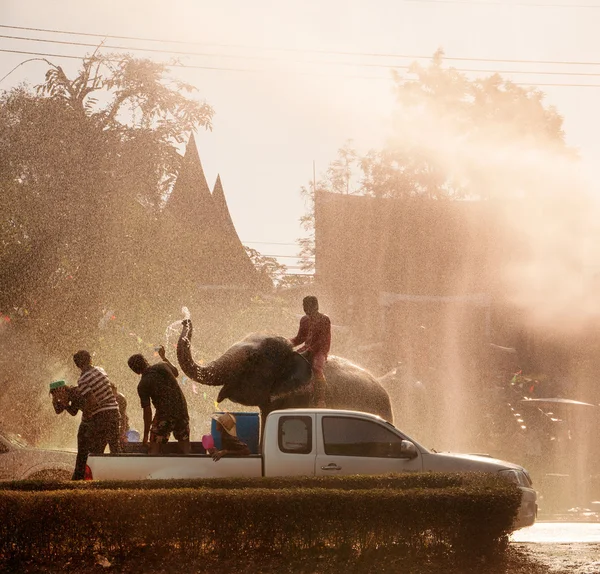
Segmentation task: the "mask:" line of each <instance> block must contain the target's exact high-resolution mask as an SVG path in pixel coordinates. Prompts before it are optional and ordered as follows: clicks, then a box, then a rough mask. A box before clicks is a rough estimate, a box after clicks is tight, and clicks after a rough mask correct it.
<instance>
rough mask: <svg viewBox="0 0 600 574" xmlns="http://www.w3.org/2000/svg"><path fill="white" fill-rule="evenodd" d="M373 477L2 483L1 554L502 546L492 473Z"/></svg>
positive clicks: (506, 526) (473, 550)
mask: <svg viewBox="0 0 600 574" xmlns="http://www.w3.org/2000/svg"><path fill="white" fill-rule="evenodd" d="M370 478H371V480H370V484H369V477H365V479H364V480H361V481H359V483H358V484H359V486H361V488H358V489H355V488H354V487H355V485H356V484H357V482H356V478H355V477H348V478H347V482H346V481H345V480H343V479H341V480H337V481H331V482H329V481H328V480H327V479H322V480H321V481H319V482H318V483H316V484H315V482H314V481H313V482H307V483H306V484H302V481H301V480H299V479H296V480H292V481H289V482H288V483H287V484H286V481H285V480H283V481H282V482H279V483H278V481H277V480H271V481H270V483H269V482H265V481H261V480H256V481H249V480H248V479H241V480H240V481H239V482H238V484H236V481H235V480H234V481H231V483H230V484H229V485H225V482H224V481H221V487H220V488H210V487H204V486H202V487H197V488H189V487H183V488H164V486H163V487H162V488H151V489H143V490H141V489H138V488H112V489H102V488H101V487H92V488H86V486H87V485H85V486H79V485H78V486H76V487H75V488H73V489H68V490H53V491H38V492H27V491H10V490H4V491H2V492H0V512H1V513H2V516H4V517H5V519H4V520H3V522H2V524H1V525H0V559H2V560H3V561H4V562H5V563H8V562H10V563H12V564H13V565H14V564H18V563H19V561H24V560H27V561H29V560H32V561H35V562H44V561H48V560H57V559H59V560H67V559H74V558H78V557H82V556H86V555H89V553H91V552H95V553H101V554H102V555H104V556H112V555H114V554H119V555H121V556H127V555H129V554H135V553H136V552H137V551H138V550H139V549H140V548H141V547H143V548H144V549H145V552H146V553H159V554H164V553H165V552H167V553H170V554H171V555H174V556H177V557H180V558H183V557H186V556H187V557H191V556H199V555H211V554H214V553H216V554H218V555H228V556H234V555H241V554H256V553H260V554H263V555H273V554H279V553H284V554H288V555H289V554H292V555H293V554H297V553H304V552H307V551H313V550H316V549H320V550H327V549H338V550H341V549H346V550H349V551H362V552H368V551H369V550H374V549H375V548H390V549H393V548H395V549H399V548H402V549H404V551H405V552H407V553H411V552H424V553H426V554H428V553H429V554H430V553H434V552H436V551H446V552H447V551H451V552H452V551H454V552H464V551H465V550H467V551H468V552H469V553H470V554H472V555H480V554H486V553H489V552H493V550H494V549H497V548H499V547H500V546H499V544H500V543H501V542H502V541H503V540H505V538H506V536H507V534H508V533H509V532H510V531H511V530H512V528H513V527H512V522H513V519H514V516H515V513H516V509H517V507H518V504H519V499H520V494H519V491H518V489H517V488H516V487H515V486H514V485H511V484H510V483H508V482H504V481H499V480H498V479H497V478H496V477H489V476H477V477H469V476H465V477H464V478H463V479H462V480H461V481H460V484H459V485H458V486H448V485H447V486H444V487H441V488H440V487H439V486H435V485H430V486H427V485H426V484H424V483H422V484H423V486H421V487H418V486H416V485H414V484H413V486H412V487H410V488H394V487H390V481H391V483H392V484H393V483H394V481H395V477H387V478H378V477H370ZM454 480H455V479H450V480H449V481H448V482H449V483H452V482H453V481H454ZM382 481H383V484H382ZM151 482H152V481H151ZM417 482H418V479H417ZM326 485H327V486H329V487H328V488H324V486H326ZM131 486H139V483H135V484H132V485H131Z"/></svg>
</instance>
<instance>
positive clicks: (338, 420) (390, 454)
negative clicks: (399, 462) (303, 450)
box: [323, 417, 402, 458]
mask: <svg viewBox="0 0 600 574" xmlns="http://www.w3.org/2000/svg"><path fill="white" fill-rule="evenodd" d="M323 440H324V444H325V454H329V455H338V456H370V457H379V458H397V457H399V456H400V445H401V443H402V438H401V437H399V436H397V435H396V434H394V433H392V432H391V431H389V430H388V429H386V428H385V427H384V426H382V425H380V424H377V423H376V422H373V421H366V420H361V419H355V418H351V417H323Z"/></svg>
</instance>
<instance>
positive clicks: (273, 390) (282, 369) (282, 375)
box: [177, 319, 311, 411]
mask: <svg viewBox="0 0 600 574" xmlns="http://www.w3.org/2000/svg"><path fill="white" fill-rule="evenodd" d="M191 341H192V322H191V321H190V320H189V319H186V320H184V321H183V329H182V331H181V336H180V337H179V341H178V343H177V360H178V361H179V365H180V366H181V369H182V370H183V372H184V373H185V374H186V376H188V377H189V378H190V379H192V380H194V381H197V382H199V383H202V384H205V385H211V386H220V387H221V390H220V391H219V396H218V398H217V402H221V401H223V400H225V399H229V400H230V401H233V402H235V403H239V404H242V405H246V406H258V407H260V409H261V410H263V411H265V410H270V409H269V405H273V404H277V402H278V399H281V397H284V396H289V395H294V394H302V393H306V385H307V383H308V382H309V381H310V377H311V368H310V365H309V363H308V361H306V359H304V357H302V355H300V354H298V353H296V352H295V351H294V350H293V347H292V344H291V343H290V341H288V340H287V339H285V338H284V337H274V336H269V335H262V334H253V335H249V336H248V337H246V338H245V339H243V340H241V341H239V342H238V343H236V344H235V345H233V346H232V347H230V348H229V349H228V350H227V351H225V353H224V354H223V355H221V357H219V358H218V359H215V360H214V361H212V362H210V363H208V364H206V365H199V364H198V363H196V362H195V361H194V359H193V357H192V352H191Z"/></svg>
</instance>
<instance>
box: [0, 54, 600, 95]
mask: <svg viewBox="0 0 600 574" xmlns="http://www.w3.org/2000/svg"><path fill="white" fill-rule="evenodd" d="M0 52H4V53H9V54H23V55H28V56H43V57H47V58H68V59H72V60H81V59H82V56H73V55H70V54H50V53H47V52H32V51H27V50H9V49H6V48H0ZM164 65H165V66H166V67H168V68H187V69H196V70H217V71H224V72H246V73H264V72H266V71H267V70H258V69H252V68H224V67H222V66H198V65H193V64H181V63H177V64H169V63H164ZM392 68H393V66H392V67H390V69H392ZM298 73H299V74H300V75H305V76H316V77H326V78H331V77H336V78H348V79H360V80H385V81H387V82H389V80H390V78H388V77H386V76H360V75H356V74H352V75H349V74H343V75H342V74H335V75H333V74H316V73H311V72H298ZM492 73H493V72H492ZM531 73H532V74H533V73H534V72H531ZM5 77H6V76H5ZM511 83H512V84H513V85H515V86H526V87H534V86H535V87H563V88H600V84H568V83H540V82H511Z"/></svg>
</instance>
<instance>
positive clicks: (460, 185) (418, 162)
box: [300, 51, 575, 269]
mask: <svg viewBox="0 0 600 574" xmlns="http://www.w3.org/2000/svg"><path fill="white" fill-rule="evenodd" d="M393 81H394V89H395V93H396V106H395V109H394V112H393V114H392V117H391V119H390V127H391V128H392V129H391V131H392V134H393V136H392V137H391V138H390V139H389V141H388V142H387V144H386V145H385V146H384V147H383V148H382V149H379V150H371V151H369V152H368V153H366V154H365V155H362V156H361V155H359V154H358V153H357V152H356V151H355V150H354V149H353V148H352V147H351V146H350V145H349V144H346V145H345V146H344V147H342V148H341V149H340V150H339V152H338V157H337V159H335V160H334V161H333V162H332V163H331V164H330V166H329V168H328V169H327V171H326V173H325V175H324V176H323V177H322V178H321V179H320V180H319V181H317V182H316V186H315V185H314V184H313V183H312V182H311V183H310V184H309V185H308V186H307V187H303V188H302V189H301V193H302V194H303V196H304V197H305V198H306V199H307V202H308V211H307V213H306V214H305V215H304V216H303V218H302V220H301V222H302V224H303V226H304V228H305V229H306V230H307V231H309V237H308V238H306V239H303V240H301V241H300V246H301V256H302V263H303V266H304V267H305V268H306V269H312V268H313V260H314V259H313V257H314V195H315V192H317V193H318V192H319V191H328V192H332V193H350V194H358V195H369V196H373V197H391V198H409V197H421V198H426V199H432V200H447V199H461V198H465V197H477V198H481V199H483V198H491V197H495V196H497V195H499V194H501V195H502V196H507V195H509V193H510V192H509V191H508V190H507V188H506V186H498V185H497V184H495V182H494V181H493V179H494V177H495V176H496V175H497V173H498V170H496V171H494V170H493V169H490V165H489V163H490V162H489V160H487V161H482V158H489V157H494V156H495V155H498V153H497V152H498V150H500V151H501V152H502V153H500V154H499V155H501V156H502V155H503V154H507V153H509V154H513V155H518V154H519V153H522V152H530V151H531V150H534V151H536V152H540V151H541V152H544V153H549V154H555V155H556V154H558V155H560V156H561V157H564V158H568V159H572V158H574V157H575V153H574V151H573V150H571V149H569V148H568V147H567V145H566V143H565V138H564V132H563V128H562V122H563V120H562V117H561V116H560V115H559V114H558V112H557V111H556V109H555V108H554V107H551V106H545V105H544V101H543V100H544V94H543V92H541V91H540V90H538V89H535V88H524V87H521V86H517V85H515V84H514V83H512V82H510V81H508V80H506V79H503V78H502V77H501V76H500V75H499V74H493V75H491V76H488V77H483V78H476V79H473V80H471V79H469V78H467V76H466V75H465V74H462V73H460V72H459V71H457V70H456V69H454V68H451V67H450V68H448V67H445V66H444V62H443V53H442V52H441V51H438V52H436V53H435V54H434V56H433V59H432V61H431V62H430V64H429V65H428V66H426V67H424V66H421V65H420V64H417V63H415V64H413V65H412V66H411V67H410V70H409V75H407V76H402V75H400V74H399V73H398V72H395V71H394V72H393ZM486 154H487V155H486ZM500 167H501V166H500ZM500 167H499V168H498V169H500ZM315 187H316V189H315ZM514 191H518V192H520V193H521V192H523V187H522V186H518V185H516V186H515V188H514Z"/></svg>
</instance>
